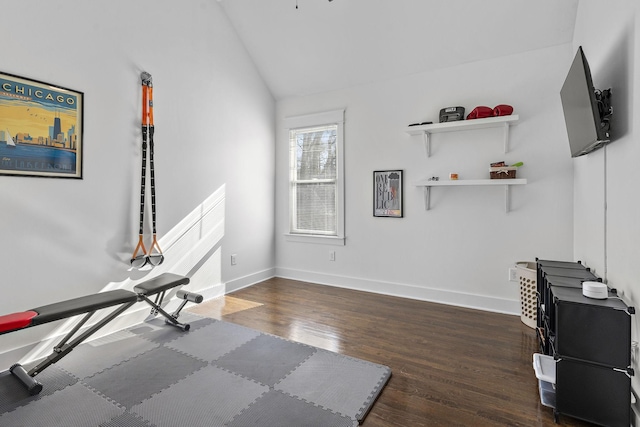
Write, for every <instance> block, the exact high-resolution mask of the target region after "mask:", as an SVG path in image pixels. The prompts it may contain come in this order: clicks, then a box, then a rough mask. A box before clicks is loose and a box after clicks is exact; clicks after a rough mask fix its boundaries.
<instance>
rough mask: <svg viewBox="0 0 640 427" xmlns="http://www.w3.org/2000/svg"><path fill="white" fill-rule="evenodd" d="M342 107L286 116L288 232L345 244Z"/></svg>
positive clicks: (303, 238)
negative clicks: (336, 109) (322, 111)
mask: <svg viewBox="0 0 640 427" xmlns="http://www.w3.org/2000/svg"><path fill="white" fill-rule="evenodd" d="M343 118H344V110H338V111H330V112H326V113H319V114H311V115H307V116H297V117H289V118H287V119H285V122H286V124H287V127H288V128H289V236H290V237H291V238H292V239H293V240H303V241H319V240H322V241H323V242H324V243H333V244H344V202H343V200H344V197H343V193H344V191H343V188H344V183H343V162H342V155H343V154H342V150H343V148H342V147H343V141H342V139H343V120H344V119H343Z"/></svg>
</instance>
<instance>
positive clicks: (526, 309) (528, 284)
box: [516, 261, 538, 328]
mask: <svg viewBox="0 0 640 427" xmlns="http://www.w3.org/2000/svg"><path fill="white" fill-rule="evenodd" d="M516 268H517V271H518V281H519V282H520V310H521V311H520V320H522V323H524V324H525V325H527V326H528V327H530V328H535V327H536V325H537V320H538V307H537V299H536V292H537V291H538V285H537V281H538V280H537V279H538V274H537V270H536V263H535V262H533V261H520V262H518V263H516Z"/></svg>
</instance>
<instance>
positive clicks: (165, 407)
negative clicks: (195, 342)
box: [131, 366, 269, 427]
mask: <svg viewBox="0 0 640 427" xmlns="http://www.w3.org/2000/svg"><path fill="white" fill-rule="evenodd" d="M267 391H269V388H268V387H267V386H265V385H262V384H258V383H256V382H255V381H251V380H249V379H246V378H242V377H241V376H239V375H236V374H233V373H231V372H227V371H225V370H223V369H220V368H217V367H215V366H208V367H206V368H203V369H201V370H199V371H197V372H195V373H194V374H193V375H190V376H189V377H187V378H185V379H184V380H182V381H180V382H178V383H176V384H174V385H172V386H170V387H168V388H167V389H166V390H163V391H162V392H160V393H158V394H157V395H155V396H153V397H151V398H150V399H148V400H146V401H144V402H142V403H141V404H139V405H136V406H134V407H133V408H131V412H133V413H136V414H138V415H140V416H141V417H142V418H144V419H146V420H149V421H151V422H152V423H153V424H154V425H156V426H157V427H174V426H189V427H211V426H223V425H225V423H227V422H229V421H230V420H231V419H232V418H233V417H234V416H235V415H237V414H238V413H239V412H240V411H242V410H243V409H245V408H247V407H248V406H249V404H251V403H252V402H253V401H255V400H256V399H257V398H258V397H260V396H261V395H263V394H264V393H266V392H267Z"/></svg>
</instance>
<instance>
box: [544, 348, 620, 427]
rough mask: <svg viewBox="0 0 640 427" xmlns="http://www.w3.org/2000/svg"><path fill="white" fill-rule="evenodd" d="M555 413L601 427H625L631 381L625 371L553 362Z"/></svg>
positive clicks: (570, 361)
mask: <svg viewBox="0 0 640 427" xmlns="http://www.w3.org/2000/svg"><path fill="white" fill-rule="evenodd" d="M556 411H557V412H559V413H561V414H565V415H570V416H572V417H575V418H580V419H582V420H585V421H589V422H592V423H595V424H599V425H602V426H610V427H617V426H621V427H628V426H629V425H630V422H631V380H630V379H629V377H628V376H627V374H626V372H620V371H615V370H613V369H612V368H605V367H602V366H598V365H595V364H590V363H584V362H578V361H573V360H569V359H561V360H559V361H558V362H557V363H556Z"/></svg>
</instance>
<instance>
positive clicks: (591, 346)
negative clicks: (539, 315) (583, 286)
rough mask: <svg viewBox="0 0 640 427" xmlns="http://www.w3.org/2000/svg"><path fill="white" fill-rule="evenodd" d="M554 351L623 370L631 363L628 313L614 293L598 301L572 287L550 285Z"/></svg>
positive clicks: (565, 355)
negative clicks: (552, 299) (553, 317)
mask: <svg viewBox="0 0 640 427" xmlns="http://www.w3.org/2000/svg"><path fill="white" fill-rule="evenodd" d="M551 293H552V294H553V298H554V302H555V304H553V307H554V310H553V312H554V313H555V314H554V316H555V328H554V329H555V337H556V339H555V351H556V355H560V356H562V357H570V358H576V359H580V360H588V361H590V362H594V363H601V364H603V365H607V366H612V367H617V368H622V369H626V368H627V367H629V366H630V365H631V352H630V351H629V344H630V342H631V316H630V315H629V313H628V312H627V305H626V304H625V303H624V302H622V301H621V300H619V299H618V298H617V297H616V296H615V294H612V293H610V296H611V297H610V298H608V299H606V300H597V299H593V298H587V297H585V296H583V295H582V291H581V290H579V289H572V288H561V287H556V286H552V287H551Z"/></svg>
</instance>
